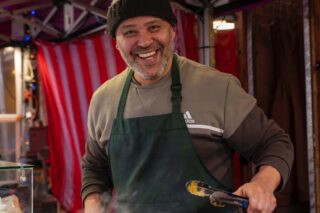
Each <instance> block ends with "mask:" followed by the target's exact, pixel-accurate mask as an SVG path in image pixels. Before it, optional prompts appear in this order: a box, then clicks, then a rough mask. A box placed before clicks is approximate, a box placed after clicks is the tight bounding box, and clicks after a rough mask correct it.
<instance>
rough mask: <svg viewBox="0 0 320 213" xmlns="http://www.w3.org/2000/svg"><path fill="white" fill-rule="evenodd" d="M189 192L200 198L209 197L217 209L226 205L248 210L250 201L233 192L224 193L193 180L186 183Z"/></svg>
mask: <svg viewBox="0 0 320 213" xmlns="http://www.w3.org/2000/svg"><path fill="white" fill-rule="evenodd" d="M186 188H187V190H188V192H190V193H191V194H193V195H196V196H200V197H209V201H210V203H211V204H212V205H213V206H215V207H222V208H223V207H225V206H226V205H234V206H239V207H241V208H248V206H249V201H248V199H247V198H245V197H241V196H238V195H235V194H232V193H231V192H226V191H222V190H219V189H216V188H213V187H211V186H209V185H208V184H206V183H204V182H201V181H198V180H191V181H188V182H187V183H186Z"/></svg>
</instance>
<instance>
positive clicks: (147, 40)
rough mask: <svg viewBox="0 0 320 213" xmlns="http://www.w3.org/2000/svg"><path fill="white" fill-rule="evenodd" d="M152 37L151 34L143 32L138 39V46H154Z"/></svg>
mask: <svg viewBox="0 0 320 213" xmlns="http://www.w3.org/2000/svg"><path fill="white" fill-rule="evenodd" d="M152 42H153V40H152V35H151V33H149V32H141V33H140V34H139V38H138V45H139V46H140V47H148V46H150V45H151V44H152Z"/></svg>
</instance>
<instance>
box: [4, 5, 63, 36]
mask: <svg viewBox="0 0 320 213" xmlns="http://www.w3.org/2000/svg"><path fill="white" fill-rule="evenodd" d="M0 12H1V13H4V14H7V15H8V16H10V17H11V18H13V19H15V20H17V21H19V22H21V23H24V24H27V25H30V26H33V27H37V28H39V29H41V30H42V31H44V32H46V33H48V34H50V35H53V36H55V37H60V36H62V33H61V32H59V31H58V30H56V29H54V28H51V27H47V26H45V25H43V24H42V23H40V21H39V20H38V19H33V20H30V19H27V18H25V17H23V16H22V15H17V14H12V13H10V12H8V11H6V10H5V9H3V8H0Z"/></svg>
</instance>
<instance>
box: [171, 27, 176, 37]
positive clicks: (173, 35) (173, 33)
mask: <svg viewBox="0 0 320 213" xmlns="http://www.w3.org/2000/svg"><path fill="white" fill-rule="evenodd" d="M171 29H172V39H174V38H175V37H176V31H177V27H176V26H174V27H172V28H171Z"/></svg>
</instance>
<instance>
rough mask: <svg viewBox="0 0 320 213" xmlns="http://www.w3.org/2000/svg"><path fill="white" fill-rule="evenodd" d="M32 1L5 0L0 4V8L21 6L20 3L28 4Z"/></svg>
mask: <svg viewBox="0 0 320 213" xmlns="http://www.w3.org/2000/svg"><path fill="white" fill-rule="evenodd" d="M30 1H32V0H7V1H3V2H0V7H2V8H3V7H10V6H13V5H16V4H22V3H26V2H30Z"/></svg>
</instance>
